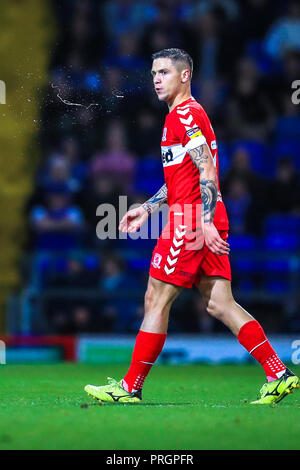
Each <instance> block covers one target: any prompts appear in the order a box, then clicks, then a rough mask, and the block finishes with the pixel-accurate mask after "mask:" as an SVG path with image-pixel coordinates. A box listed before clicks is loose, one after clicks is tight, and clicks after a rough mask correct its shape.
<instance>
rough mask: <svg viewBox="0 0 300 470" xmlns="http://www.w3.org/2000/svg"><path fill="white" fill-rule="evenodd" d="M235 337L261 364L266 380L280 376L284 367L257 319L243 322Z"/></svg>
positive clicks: (269, 380)
mask: <svg viewBox="0 0 300 470" xmlns="http://www.w3.org/2000/svg"><path fill="white" fill-rule="evenodd" d="M237 339H238V340H239V342H240V343H241V345H242V346H244V348H246V349H247V351H248V353H249V354H251V355H252V356H253V357H254V358H255V359H256V360H257V361H258V362H259V363H260V364H261V365H262V366H263V368H264V370H265V373H266V376H267V380H268V382H271V381H272V380H277V379H278V378H279V377H281V375H282V373H283V372H284V371H285V370H286V367H285V365H284V364H283V362H281V360H280V359H279V357H278V356H277V354H276V352H275V351H274V349H273V348H272V346H271V345H270V343H269V341H268V340H267V338H266V335H265V333H264V330H263V329H262V327H261V326H260V324H259V323H258V321H256V320H251V321H249V322H247V323H245V325H243V326H242V328H241V329H240V331H239V334H238V336H237Z"/></svg>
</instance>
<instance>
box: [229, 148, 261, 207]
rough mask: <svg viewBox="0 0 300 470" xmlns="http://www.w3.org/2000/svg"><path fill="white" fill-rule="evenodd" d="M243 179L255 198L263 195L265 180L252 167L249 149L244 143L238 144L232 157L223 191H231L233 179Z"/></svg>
mask: <svg viewBox="0 0 300 470" xmlns="http://www.w3.org/2000/svg"><path fill="white" fill-rule="evenodd" d="M236 179H239V180H242V181H243V182H244V184H245V186H246V187H247V188H248V190H249V191H250V193H251V194H252V195H253V196H254V197H255V199H257V200H258V199H260V198H261V197H262V191H263V187H264V182H263V181H262V179H261V178H260V177H259V176H258V175H257V174H256V173H255V172H254V171H253V170H252V168H251V157H250V154H249V151H248V150H247V148H246V147H244V146H243V145H240V146H238V147H237V148H236V149H235V151H234V153H233V155H232V157H231V164H230V167H229V169H228V171H227V173H226V175H225V177H224V179H223V182H222V192H223V193H224V194H228V193H229V187H230V185H231V182H232V181H233V180H236Z"/></svg>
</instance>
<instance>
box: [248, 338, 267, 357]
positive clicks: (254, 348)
mask: <svg viewBox="0 0 300 470" xmlns="http://www.w3.org/2000/svg"><path fill="white" fill-rule="evenodd" d="M266 341H268V340H267V339H265V340H264V341H263V342H262V343H259V344H258V345H257V346H254V348H253V349H251V351H249V354H251V353H252V352H253V351H254V349H256V348H258V347H259V346H261V345H262V344H264V343H265V342H266Z"/></svg>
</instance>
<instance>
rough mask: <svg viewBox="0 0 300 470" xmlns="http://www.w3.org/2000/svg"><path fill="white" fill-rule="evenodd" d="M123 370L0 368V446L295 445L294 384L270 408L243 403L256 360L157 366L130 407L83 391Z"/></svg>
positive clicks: (255, 380) (254, 383)
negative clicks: (100, 400) (101, 400)
mask: <svg viewBox="0 0 300 470" xmlns="http://www.w3.org/2000/svg"><path fill="white" fill-rule="evenodd" d="M125 369H126V367H124V366H120V365H105V366H102V365H101V366H97V365H85V364H54V365H3V366H0V377H1V380H0V382H1V385H0V398H1V400H0V449H19V450H21V449H34V450H36V449H65V450H81V449H106V450H110V449H113V450H148V449H149V450H171V449H177V450H195V449H207V450H216V449H220V450H221V449H222V450H223V449H228V450H237V449H242V450H248V449H257V450H258V449H259V450H260V449H261V450H271V449H272V450H273V449H278V450H279V449H292V450H296V449H297V450H298V449H299V448H300V391H299V390H296V391H295V392H294V393H293V394H292V395H290V396H288V397H286V399H285V400H283V401H282V402H281V403H279V404H278V405H275V406H259V405H256V406H254V405H249V401H251V400H253V399H255V398H256V396H257V393H258V391H259V389H260V387H261V385H262V384H263V382H264V374H263V371H262V369H261V368H260V367H259V366H256V365H242V366H240V365H222V366H216V365H184V366H166V365H164V366H163V365H157V366H155V367H154V368H153V370H152V371H151V372H150V376H149V378H148V380H147V382H146V385H145V387H144V400H143V402H142V404H137V405H133V404H127V405H126V404H117V405H114V404H112V405H110V404H104V405H102V406H99V405H98V404H97V402H96V401H94V400H93V399H92V398H91V397H88V396H87V395H86V394H85V392H84V391H83V387H84V385H85V384H87V383H91V384H98V385H100V384H103V383H105V382H106V377H107V376H112V377H115V378H117V379H119V378H121V377H122V374H124V371H125ZM293 370H294V372H295V373H298V374H299V367H295V366H294V367H293ZM86 404H88V406H86ZM82 405H83V406H82Z"/></svg>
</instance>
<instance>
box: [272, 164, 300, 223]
mask: <svg viewBox="0 0 300 470" xmlns="http://www.w3.org/2000/svg"><path fill="white" fill-rule="evenodd" d="M268 197H269V211H270V212H272V213H278V212H281V213H285V214H291V213H298V214H299V213H300V212H298V211H299V209H300V182H299V177H298V175H297V172H296V169H295V166H294V163H293V160H292V159H291V158H289V157H282V158H281V159H280V160H279V162H278V166H277V170H276V175H275V179H274V180H273V181H271V183H270V187H269V191H268Z"/></svg>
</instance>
